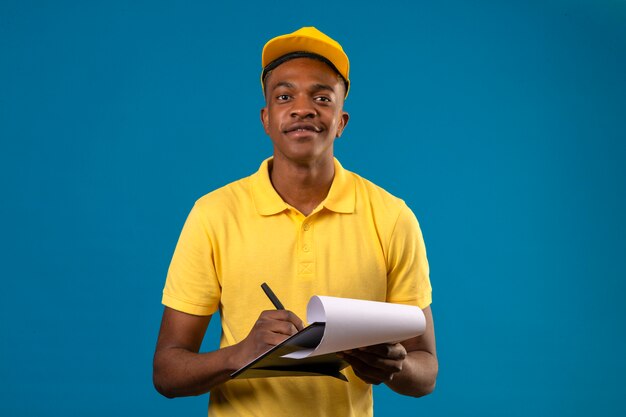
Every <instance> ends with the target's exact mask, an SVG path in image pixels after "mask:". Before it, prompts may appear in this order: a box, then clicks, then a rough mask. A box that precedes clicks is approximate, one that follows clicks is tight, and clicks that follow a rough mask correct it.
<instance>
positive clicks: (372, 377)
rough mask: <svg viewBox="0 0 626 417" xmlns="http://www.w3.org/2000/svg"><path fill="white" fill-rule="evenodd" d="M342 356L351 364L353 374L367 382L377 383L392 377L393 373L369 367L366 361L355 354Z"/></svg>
mask: <svg viewBox="0 0 626 417" xmlns="http://www.w3.org/2000/svg"><path fill="white" fill-rule="evenodd" d="M343 358H344V359H345V361H346V362H348V363H349V364H350V365H351V366H352V370H353V371H354V373H355V375H356V376H358V377H359V378H361V379H362V380H363V381H365V382H367V383H368V384H375V385H378V384H380V383H381V382H385V381H390V380H391V379H392V378H393V373H390V372H385V371H384V370H382V369H378V368H374V367H371V366H370V365H369V364H368V363H366V362H364V361H363V360H361V359H360V358H358V357H356V356H352V355H344V357H343Z"/></svg>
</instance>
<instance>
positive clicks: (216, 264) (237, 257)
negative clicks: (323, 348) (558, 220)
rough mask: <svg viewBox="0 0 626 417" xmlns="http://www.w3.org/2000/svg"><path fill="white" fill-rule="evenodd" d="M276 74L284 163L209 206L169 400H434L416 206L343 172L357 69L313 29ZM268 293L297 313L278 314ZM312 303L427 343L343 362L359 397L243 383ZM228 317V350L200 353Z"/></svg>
mask: <svg viewBox="0 0 626 417" xmlns="http://www.w3.org/2000/svg"><path fill="white" fill-rule="evenodd" d="M262 62H263V68H264V70H263V74H262V85H263V89H264V93H265V99H266V105H265V107H264V108H263V109H262V110H261V122H262V123H263V127H264V129H265V132H266V133H267V134H268V135H269V137H270V138H271V140H272V143H273V146H274V153H273V157H272V158H270V159H268V160H266V161H264V162H263V163H262V164H261V167H260V169H259V171H258V172H257V173H255V174H253V175H252V176H250V177H247V178H244V179H242V180H239V181H236V182H234V183H232V184H229V185H227V186H226V187H223V188H220V189H218V190H215V191H213V192H212V193H209V194H207V195H206V196H204V197H202V198H201V199H199V200H198V201H197V202H196V204H195V206H194V208H193V209H192V211H191V213H190V214H189V217H188V219H187V221H186V223H185V226H184V227H183V231H182V233H181V236H180V239H179V242H178V245H177V247H176V251H175V253H174V256H173V258H172V262H171V265H170V269H169V272H168V277H167V281H166V285H165V289H164V291H163V304H164V305H165V306H166V307H165V311H164V313H163V319H162V325H161V331H160V334H159V339H158V342H157V348H156V353H155V356H154V384H155V386H156V388H157V390H158V391H159V392H160V393H162V394H163V395H165V396H167V397H177V396H186V395H198V394H202V393H206V392H209V391H210V392H211V397H210V406H209V414H210V415H215V416H282V415H284V416H306V415H315V416H318V415H335V416H367V415H372V391H371V384H379V383H381V382H383V383H385V384H387V385H388V386H389V387H390V388H391V389H393V390H394V391H397V392H399V393H401V394H405V395H411V396H422V395H425V394H428V393H430V392H431V391H432V390H433V388H434V384H435V379H436V376H437V359H436V353H435V336H434V330H433V322H432V314H431V310H430V307H429V306H430V302H431V288H430V282H429V277H428V263H427V260H426V252H425V249H424V244H423V239H422V235H421V232H420V229H419V226H418V223H417V220H416V219H415V216H414V215H413V213H412V212H411V211H410V209H409V208H408V207H407V206H406V205H405V204H404V202H403V201H402V200H399V199H397V198H395V197H393V196H391V195H390V194H388V193H387V192H385V191H384V190H382V189H381V188H379V187H377V186H375V185H374V184H372V183H370V182H368V181H367V180H365V179H363V178H361V177H359V176H358V175H356V174H353V173H351V172H348V171H346V170H345V169H343V167H342V166H341V165H340V164H339V162H338V161H337V160H336V159H335V158H334V154H333V143H334V141H335V139H336V138H338V137H340V136H341V134H342V132H343V130H344V129H345V127H346V125H347V123H348V120H349V116H348V113H346V112H344V111H343V104H344V99H345V97H346V96H347V94H348V89H349V87H350V83H349V61H348V57H347V55H346V54H345V53H344V51H343V49H342V47H341V46H340V45H339V44H338V43H337V42H336V41H334V40H332V39H331V38H329V37H328V36H326V35H325V34H323V33H321V32H320V31H318V30H317V29H315V28H302V29H300V30H298V31H296V32H294V33H291V34H288V35H283V36H279V37H277V38H274V39H272V40H270V41H269V42H268V43H267V44H266V45H265V47H264V49H263V56H262ZM381 139H383V138H381ZM383 140H384V139H383ZM264 281H267V282H268V283H269V284H270V287H272V289H274V291H275V292H276V294H277V295H278V297H279V298H280V300H281V301H282V302H283V304H284V305H285V307H286V308H287V310H274V309H272V305H271V303H270V302H269V300H268V299H267V298H266V297H265V294H264V293H263V292H262V291H261V289H260V284H261V283H262V282H264ZM312 295H330V296H338V297H347V298H357V299H367V300H374V301H387V302H395V303H405V304H412V305H416V306H419V307H420V308H422V309H423V311H424V314H425V317H426V323H427V326H426V332H425V334H424V335H422V336H419V337H415V338H413V339H410V340H406V341H403V342H402V343H395V344H393V343H391V344H383V345H377V346H370V347H367V348H362V349H356V350H353V351H349V352H343V353H340V356H342V357H343V358H344V359H345V360H346V361H347V362H348V363H350V365H351V367H349V368H347V369H346V371H344V372H345V374H346V376H347V378H348V380H349V382H348V383H346V382H343V381H340V380H336V379H334V378H330V377H322V376H320V377H279V378H258V379H241V380H240V379H237V380H230V378H229V375H230V374H231V373H232V372H234V371H235V370H237V369H239V368H240V367H241V366H243V365H244V364H246V363H247V362H249V361H250V360H252V359H254V358H256V357H257V356H259V355H260V354H262V353H263V352H265V351H267V350H268V349H269V348H270V347H272V346H274V345H276V344H278V343H280V342H282V341H283V340H285V339H286V338H287V337H289V336H290V335H292V334H294V333H296V332H297V331H298V330H300V329H302V328H303V324H302V321H301V319H300V317H305V309H306V304H307V301H308V299H309V298H310V297H311V296H312ZM218 309H219V310H220V313H221V319H222V340H221V344H220V349H219V350H217V351H214V352H207V353H198V351H199V348H200V345H201V342H202V338H203V337H204V333H205V330H206V328H207V326H208V324H209V320H210V319H211V315H212V314H213V313H215V312H216V311H217V310H218Z"/></svg>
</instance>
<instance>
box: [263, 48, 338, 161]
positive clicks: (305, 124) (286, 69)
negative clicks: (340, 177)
mask: <svg viewBox="0 0 626 417" xmlns="http://www.w3.org/2000/svg"><path fill="white" fill-rule="evenodd" d="M344 95H345V86H344V84H343V81H342V80H341V78H340V77H339V76H338V75H337V73H335V72H334V71H333V70H332V69H331V68H330V67H329V66H328V65H326V64H324V63H323V62H320V61H317V60H314V59H310V58H296V59H292V60H290V61H287V62H285V63H283V64H281V65H279V66H278V67H276V68H275V69H274V70H273V71H272V72H271V73H270V74H269V75H268V76H267V78H266V79H265V101H266V106H265V107H264V108H263V109H262V110H261V121H262V122H263V128H264V129H265V133H267V134H268V136H269V137H270V138H271V139H272V142H273V143H274V158H280V159H287V160H289V161H291V162H295V163H298V164H310V163H313V162H316V161H317V162H321V161H322V160H323V159H327V158H328V159H332V156H333V142H334V141H335V138H338V137H339V136H341V132H342V131H343V129H344V127H345V126H346V124H347V123H348V119H349V116H348V113H346V112H344V111H343V100H344Z"/></svg>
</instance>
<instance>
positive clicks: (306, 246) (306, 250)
mask: <svg viewBox="0 0 626 417" xmlns="http://www.w3.org/2000/svg"><path fill="white" fill-rule="evenodd" d="M302 250H303V251H305V252H308V251H310V250H311V248H309V245H304V246H303V247H302Z"/></svg>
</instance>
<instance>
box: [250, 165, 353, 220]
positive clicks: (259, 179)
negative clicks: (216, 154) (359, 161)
mask: <svg viewBox="0 0 626 417" xmlns="http://www.w3.org/2000/svg"><path fill="white" fill-rule="evenodd" d="M271 160H272V158H268V159H266V160H264V161H263V162H262V163H261V166H260V167H259V170H258V171H257V172H256V173H255V174H253V175H252V178H251V191H252V197H253V199H254V204H255V206H256V210H257V212H258V213H259V214H260V215H262V216H271V215H273V214H278V213H280V212H282V211H284V210H285V209H288V208H289V205H288V204H287V203H285V202H284V201H283V199H282V198H281V197H280V196H279V195H278V193H277V192H276V190H275V189H274V186H273V185H272V181H271V180H270V173H269V163H270V161H271ZM334 164H335V176H334V178H333V183H332V185H331V186H330V190H329V191H328V196H327V197H326V199H325V200H324V201H323V202H322V204H321V205H322V206H323V207H325V208H327V209H328V210H331V211H334V212H337V213H354V208H355V204H356V191H355V183H354V178H353V177H352V176H351V175H350V173H349V172H348V171H346V170H345V169H343V167H342V166H341V164H340V163H339V161H338V160H337V159H336V158H335V159H334ZM316 211H317V210H316Z"/></svg>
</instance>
